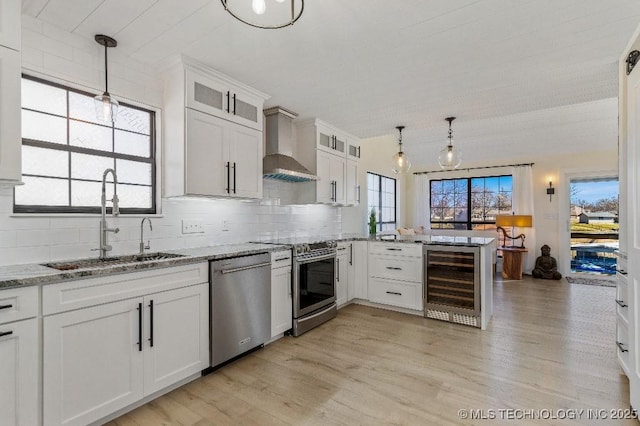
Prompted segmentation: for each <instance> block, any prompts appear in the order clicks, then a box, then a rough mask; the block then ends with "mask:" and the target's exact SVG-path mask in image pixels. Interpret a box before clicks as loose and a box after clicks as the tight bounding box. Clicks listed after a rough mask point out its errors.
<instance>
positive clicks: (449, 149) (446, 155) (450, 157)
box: [438, 145, 462, 170]
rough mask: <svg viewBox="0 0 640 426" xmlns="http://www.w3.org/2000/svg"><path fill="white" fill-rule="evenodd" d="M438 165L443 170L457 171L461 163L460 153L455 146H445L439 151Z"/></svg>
mask: <svg viewBox="0 0 640 426" xmlns="http://www.w3.org/2000/svg"><path fill="white" fill-rule="evenodd" d="M438 163H439V164H440V167H441V168H443V169H447V170H451V169H457V168H458V167H460V163H462V153H460V151H459V150H458V148H456V147H455V146H453V145H447V146H445V147H444V148H443V149H442V150H441V151H440V155H439V156H438Z"/></svg>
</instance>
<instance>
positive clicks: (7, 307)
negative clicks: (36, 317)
mask: <svg viewBox="0 0 640 426" xmlns="http://www.w3.org/2000/svg"><path fill="white" fill-rule="evenodd" d="M10 308H13V305H0V309H10Z"/></svg>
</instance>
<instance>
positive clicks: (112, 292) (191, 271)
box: [42, 263, 209, 315]
mask: <svg viewBox="0 0 640 426" xmlns="http://www.w3.org/2000/svg"><path fill="white" fill-rule="evenodd" d="M208 281H209V264H208V263H194V264H192V265H182V266H175V267H171V268H159V269H152V270H148V271H144V272H131V273H124V274H118V275H110V276H107V277H100V278H89V279H85V280H75V281H69V282H64V283H60V284H51V285H45V286H44V287H43V288H42V314H43V315H50V314H55V313H58V312H65V311H69V310H73V309H79V308H85V307H88V306H94V305H100V304H103V303H109V302H115V301H118V300H124V299H129V298H132V297H139V296H143V295H145V294H149V293H155V292H158V291H165V290H172V289H174V288H180V287H187V286H190V285H194V284H200V283H204V282H208Z"/></svg>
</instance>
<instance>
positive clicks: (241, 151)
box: [185, 109, 262, 198]
mask: <svg viewBox="0 0 640 426" xmlns="http://www.w3.org/2000/svg"><path fill="white" fill-rule="evenodd" d="M186 114H187V129H186V135H187V136H186V154H185V155H186V158H185V169H186V170H185V171H186V178H185V179H186V182H185V193H186V194H187V195H204V196H230V197H242V198H261V197H262V134H261V133H260V132H258V131H257V130H254V129H250V128H247V127H243V126H238V125H237V124H234V123H231V122H229V121H226V120H223V119H220V118H218V117H214V116H212V115H209V114H205V113H202V112H199V111H194V110H191V109H187V110H186Z"/></svg>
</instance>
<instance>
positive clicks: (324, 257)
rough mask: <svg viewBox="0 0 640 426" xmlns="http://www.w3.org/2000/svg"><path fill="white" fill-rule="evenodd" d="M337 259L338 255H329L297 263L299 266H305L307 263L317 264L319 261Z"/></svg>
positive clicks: (297, 261)
mask: <svg viewBox="0 0 640 426" xmlns="http://www.w3.org/2000/svg"><path fill="white" fill-rule="evenodd" d="M335 258H336V254H335V253H334V254H327V255H325V256H320V257H314V258H311V259H302V260H296V263H297V264H298V265H304V264H305V263H312V262H317V261H319V260H327V259H335Z"/></svg>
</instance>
